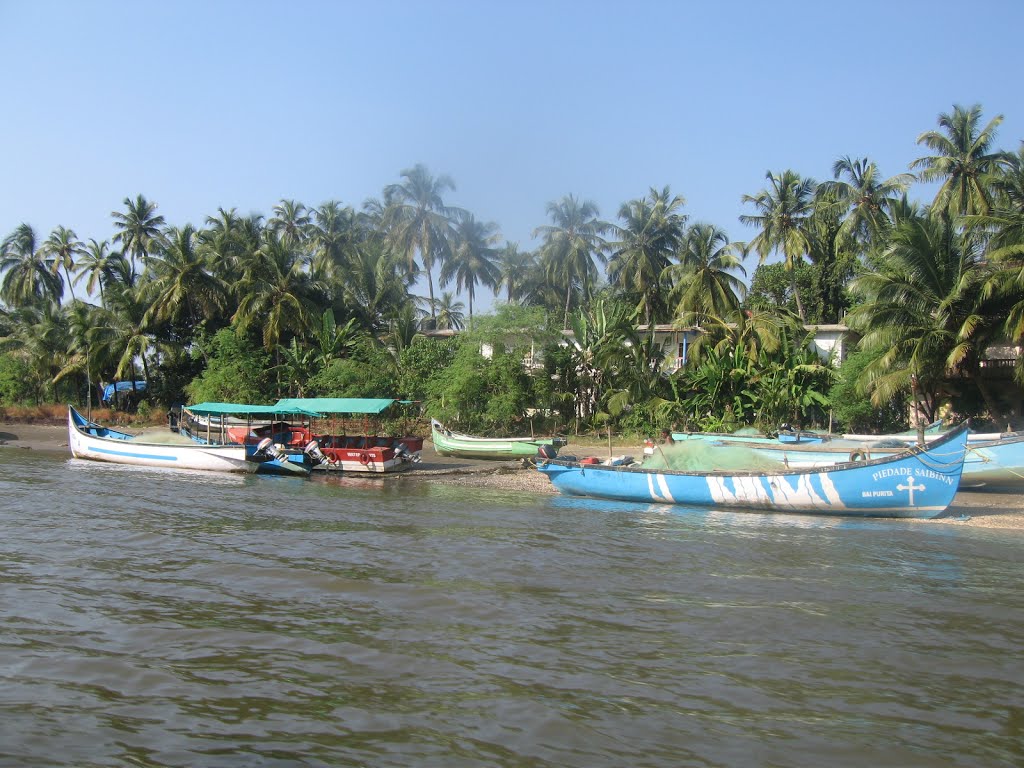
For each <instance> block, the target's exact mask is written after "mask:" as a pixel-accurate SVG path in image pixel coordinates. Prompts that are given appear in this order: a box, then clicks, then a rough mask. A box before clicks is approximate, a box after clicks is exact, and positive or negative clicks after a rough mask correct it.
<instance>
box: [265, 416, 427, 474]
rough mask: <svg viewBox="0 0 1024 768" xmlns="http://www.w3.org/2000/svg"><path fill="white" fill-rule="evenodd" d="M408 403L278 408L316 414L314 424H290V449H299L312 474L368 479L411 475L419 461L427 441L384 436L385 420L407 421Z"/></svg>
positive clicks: (409, 437) (403, 436)
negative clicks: (408, 472) (338, 473)
mask: <svg viewBox="0 0 1024 768" xmlns="http://www.w3.org/2000/svg"><path fill="white" fill-rule="evenodd" d="M411 405H413V402H412V401H409V400H396V399H394V398H374V397H291V398H283V399H281V400H278V401H277V403H276V404H275V406H274V407H276V408H301V409H304V410H308V411H314V412H316V414H317V417H316V419H315V420H309V421H308V422H307V423H303V424H301V425H299V424H294V423H293V424H292V435H291V436H290V439H289V441H288V443H287V445H289V446H301V447H302V448H303V449H304V450H305V452H306V454H307V455H308V456H309V457H310V459H311V461H312V463H313V468H314V469H318V470H341V471H345V472H360V473H369V474H376V475H381V474H390V473H394V472H401V471H404V470H407V469H410V468H411V467H412V465H413V464H416V463H418V462H419V460H420V451H421V450H422V449H423V438H422V437H416V436H414V435H410V434H408V430H406V429H403V430H402V432H403V433H404V434H400V435H389V434H383V433H382V432H383V429H382V427H383V422H384V421H385V420H397V419H403V418H404V417H405V416H406V414H405V413H403V412H402V408H408V407H409V406H411Z"/></svg>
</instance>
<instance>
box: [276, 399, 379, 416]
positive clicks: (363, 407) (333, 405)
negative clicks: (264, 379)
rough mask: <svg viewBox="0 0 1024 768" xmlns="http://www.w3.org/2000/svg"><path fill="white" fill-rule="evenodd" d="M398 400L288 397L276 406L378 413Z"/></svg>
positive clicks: (331, 411)
mask: <svg viewBox="0 0 1024 768" xmlns="http://www.w3.org/2000/svg"><path fill="white" fill-rule="evenodd" d="M395 402H397V401H395V400H391V399H385V398H373V397H286V398H284V399H282V400H278V401H277V405H276V406H274V407H275V408H308V409H310V410H313V411H317V412H318V413H363V414H377V413H381V412H382V411H384V410H386V409H387V408H388V406H390V405H392V404H393V403H395Z"/></svg>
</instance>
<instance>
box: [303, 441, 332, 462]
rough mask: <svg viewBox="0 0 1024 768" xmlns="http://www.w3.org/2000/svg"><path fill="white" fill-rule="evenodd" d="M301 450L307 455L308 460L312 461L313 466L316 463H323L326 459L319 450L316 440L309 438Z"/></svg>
mask: <svg viewBox="0 0 1024 768" xmlns="http://www.w3.org/2000/svg"><path fill="white" fill-rule="evenodd" d="M302 452H303V453H304V454H306V455H307V456H309V460H310V461H311V462H313V466H314V467H315V466H316V465H317V464H323V463H324V462H325V461H327V457H326V456H324V452H323V451H321V450H320V443H318V442H317V441H316V440H310V441H309V442H308V443H306V446H305V447H304V448H303V449H302Z"/></svg>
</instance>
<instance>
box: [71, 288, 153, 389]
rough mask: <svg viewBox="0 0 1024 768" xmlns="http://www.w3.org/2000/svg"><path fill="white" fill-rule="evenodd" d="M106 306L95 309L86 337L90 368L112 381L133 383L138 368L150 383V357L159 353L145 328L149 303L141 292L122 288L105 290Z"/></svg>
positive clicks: (151, 335)
mask: <svg viewBox="0 0 1024 768" xmlns="http://www.w3.org/2000/svg"><path fill="white" fill-rule="evenodd" d="M107 299H108V305H107V306H106V307H103V308H98V309H97V310H96V311H95V313H94V322H95V325H94V326H93V328H92V330H91V332H90V334H89V348H90V350H91V354H92V355H93V356H94V360H93V365H95V366H96V367H97V369H98V370H100V371H103V372H104V375H106V376H108V377H109V378H111V379H113V380H126V379H127V380H128V381H132V382H134V381H136V380H137V379H138V378H139V376H138V366H139V365H141V366H142V370H143V374H144V378H145V380H146V381H149V360H150V357H151V356H152V355H153V354H155V353H158V352H160V351H161V350H162V349H163V345H161V344H159V343H158V342H157V340H156V339H155V337H154V336H153V333H152V331H151V330H150V329H149V328H148V327H147V326H146V324H145V323H144V320H143V318H144V317H145V314H146V310H147V308H148V303H147V301H146V299H145V298H144V296H143V291H142V290H141V289H140V288H136V287H132V286H130V285H125V284H117V285H110V286H108V291H107Z"/></svg>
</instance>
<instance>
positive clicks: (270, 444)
mask: <svg viewBox="0 0 1024 768" xmlns="http://www.w3.org/2000/svg"><path fill="white" fill-rule="evenodd" d="M256 455H257V456H267V457H269V458H271V459H277V460H278V461H288V454H286V453H285V452H284V451H282V450H281V449H280V448H279V447H278V446H277V445H276V444H275V443H274V440H273V439H272V438H269V437H264V438H263V439H262V440H260V441H259V443H257V444H256Z"/></svg>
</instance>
